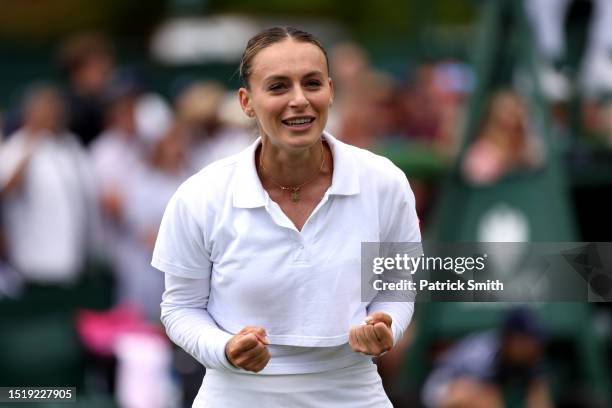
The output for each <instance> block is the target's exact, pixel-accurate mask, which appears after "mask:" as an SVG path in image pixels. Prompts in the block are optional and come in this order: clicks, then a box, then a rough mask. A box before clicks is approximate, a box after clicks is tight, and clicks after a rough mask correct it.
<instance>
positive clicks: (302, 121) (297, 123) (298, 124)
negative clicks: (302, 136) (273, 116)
mask: <svg viewBox="0 0 612 408" xmlns="http://www.w3.org/2000/svg"><path fill="white" fill-rule="evenodd" d="M314 120H315V118H314V117H312V116H304V117H299V118H291V119H285V120H282V121H281V122H283V124H285V125H287V126H290V127H293V128H302V127H307V126H309V125H310V124H311V123H312V122H314Z"/></svg>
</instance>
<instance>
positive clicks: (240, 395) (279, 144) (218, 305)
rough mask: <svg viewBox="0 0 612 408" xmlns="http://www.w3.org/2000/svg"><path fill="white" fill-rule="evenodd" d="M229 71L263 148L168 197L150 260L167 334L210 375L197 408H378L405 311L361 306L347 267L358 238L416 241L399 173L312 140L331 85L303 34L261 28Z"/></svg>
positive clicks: (375, 159)
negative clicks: (161, 285)
mask: <svg viewBox="0 0 612 408" xmlns="http://www.w3.org/2000/svg"><path fill="white" fill-rule="evenodd" d="M240 74H241V78H242V81H243V87H242V88H241V89H240V90H239V92H238V97H239V100H240V104H241V106H242V109H243V111H244V112H245V114H246V115H248V116H250V117H252V118H254V119H255V120H256V122H257V125H258V128H259V134H260V138H259V139H258V140H257V141H256V142H255V143H254V144H253V145H252V146H250V147H249V148H248V149H246V150H245V151H243V152H241V153H239V154H238V155H235V156H232V157H230V158H227V159H224V160H222V161H219V162H216V163H213V164H212V165H210V166H208V167H206V168H205V169H203V170H202V171H201V172H199V173H198V174H196V175H195V176H193V177H191V178H190V179H189V180H187V181H186V182H185V183H184V184H183V185H182V186H181V187H180V188H179V190H178V191H177V192H176V194H175V195H174V197H173V198H172V200H171V201H170V203H169V204H168V207H167V209H166V213H165V215H164V219H163V221H162V226H161V228H160V231H159V235H158V239H157V243H156V246H155V251H154V254H153V266H155V267H156V268H158V269H160V270H162V271H163V272H165V280H166V291H165V293H164V296H163V301H162V305H161V306H162V322H163V323H164V325H165V327H166V330H167V332H168V335H169V336H170V338H171V339H172V340H173V341H174V342H175V343H177V344H178V345H179V346H181V347H182V348H184V349H185V350H186V351H187V352H189V353H191V354H192V355H193V356H194V357H195V358H197V359H198V360H199V361H200V362H201V363H202V364H204V365H205V366H206V368H207V372H206V376H205V378H204V383H203V385H202V388H201V389H200V393H199V394H198V397H197V398H196V401H195V402H194V407H198V408H199V407H243V406H249V405H251V404H252V402H253V401H255V400H256V401H258V403H260V404H262V405H263V406H266V407H267V406H270V407H286V406H300V407H321V406H325V407H347V408H348V407H351V408H354V407H364V408H365V407H374V406H375V407H389V406H391V403H390V402H389V400H388V398H387V396H386V395H385V393H384V390H383V388H382V384H381V380H380V377H379V376H378V374H377V372H376V366H375V365H374V364H373V363H372V360H371V358H372V356H379V355H381V354H382V353H384V352H386V351H387V350H389V349H390V348H391V347H392V346H393V345H394V344H395V343H396V342H397V341H398V340H399V339H400V338H401V336H402V333H403V331H404V330H405V328H406V327H407V326H408V324H409V323H410V319H411V317H412V311H413V304H412V303H411V302H384V301H382V300H381V299H377V298H376V297H375V298H373V299H362V298H361V288H360V282H361V279H360V267H359V263H360V254H361V243H362V242H367V241H370V242H371V241H387V242H420V239H421V237H420V232H419V227H418V218H417V216H416V212H415V203H414V195H413V194H412V191H411V190H410V186H409V185H408V182H407V180H406V177H405V175H404V174H403V173H402V172H401V171H400V170H399V169H398V168H396V167H395V166H394V165H393V164H392V163H391V162H390V161H389V160H387V159H385V158H382V157H379V156H376V155H374V154H372V153H370V152H368V151H365V150H362V149H358V148H356V147H352V146H348V145H346V144H344V143H342V142H340V141H338V140H336V139H335V138H334V137H333V136H332V135H330V134H329V133H327V132H326V131H325V130H324V129H325V125H326V122H327V115H328V109H329V106H330V105H331V103H332V100H333V95H334V91H333V82H332V80H331V78H330V77H329V68H328V61H327V55H326V53H325V50H324V49H323V47H322V46H321V44H320V43H319V42H318V41H317V40H316V39H315V38H314V37H313V36H312V35H311V34H308V33H306V32H303V31H300V30H297V29H295V28H289V27H274V28H271V29H268V30H265V31H263V32H262V33H260V34H258V35H257V36H255V37H253V38H252V39H251V40H250V41H249V42H248V44H247V47H246V50H245V52H244V55H243V59H242V63H241V66H240Z"/></svg>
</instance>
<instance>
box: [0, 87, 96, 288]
mask: <svg viewBox="0 0 612 408" xmlns="http://www.w3.org/2000/svg"><path fill="white" fill-rule="evenodd" d="M22 110H23V113H24V116H23V118H24V120H23V127H21V128H20V129H19V130H18V131H17V132H16V133H15V134H13V135H12V136H11V137H10V138H9V139H8V141H7V142H5V143H4V144H3V145H1V146H0V195H1V196H2V204H3V208H2V213H3V216H4V222H3V224H4V228H5V233H6V241H7V252H8V259H9V261H10V263H11V264H12V266H13V267H15V268H16V269H17V270H18V271H19V272H20V273H22V274H23V275H24V276H25V277H26V278H27V279H28V280H30V281H34V282H40V283H49V284H70V283H72V282H74V281H75V280H76V279H77V277H78V276H79V273H80V272H81V270H82V268H83V266H84V263H85V259H86V256H87V254H88V253H89V252H90V251H89V250H91V249H92V248H91V246H90V245H88V244H92V243H93V237H94V233H95V231H96V223H95V220H96V214H97V209H96V198H95V188H94V179H93V175H92V172H91V169H90V166H89V162H88V158H87V155H86V153H85V151H84V150H83V148H82V147H81V146H80V144H79V142H78V140H77V139H76V138H75V136H74V135H72V134H70V133H68V132H67V131H66V129H65V125H64V124H65V122H64V118H65V105H64V102H63V99H62V96H61V94H60V91H59V89H58V88H56V87H54V86H52V85H46V84H41V85H33V86H32V87H31V88H30V89H29V90H28V91H27V92H26V94H25V97H24V101H23V109H22Z"/></svg>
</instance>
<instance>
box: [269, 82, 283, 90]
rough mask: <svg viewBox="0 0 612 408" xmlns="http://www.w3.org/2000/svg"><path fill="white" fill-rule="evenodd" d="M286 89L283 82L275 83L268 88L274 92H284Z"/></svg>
mask: <svg viewBox="0 0 612 408" xmlns="http://www.w3.org/2000/svg"><path fill="white" fill-rule="evenodd" d="M285 89H286V86H285V84H284V83H282V82H275V83H273V84H272V85H270V86H269V87H268V90H269V91H272V92H282V91H284V90H285Z"/></svg>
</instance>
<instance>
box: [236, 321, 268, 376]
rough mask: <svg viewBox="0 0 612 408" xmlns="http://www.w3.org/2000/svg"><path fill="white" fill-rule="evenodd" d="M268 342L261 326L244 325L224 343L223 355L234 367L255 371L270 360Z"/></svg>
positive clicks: (259, 369)
mask: <svg viewBox="0 0 612 408" xmlns="http://www.w3.org/2000/svg"><path fill="white" fill-rule="evenodd" d="M268 344H270V341H269V340H268V336H267V335H266V330H265V329H263V328H261V327H245V328H244V329H242V330H240V331H239V332H238V333H237V334H236V335H235V336H234V337H232V338H231V339H230V341H228V342H227V344H226V345H225V356H226V357H227V359H228V361H229V362H230V363H232V364H233V365H234V366H235V367H238V368H242V369H244V370H247V371H253V372H254V373H257V372H259V371H261V370H263V369H264V367H265V366H266V365H267V364H268V361H270V357H271V355H270V352H269V351H268V347H266V346H267V345H268Z"/></svg>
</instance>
